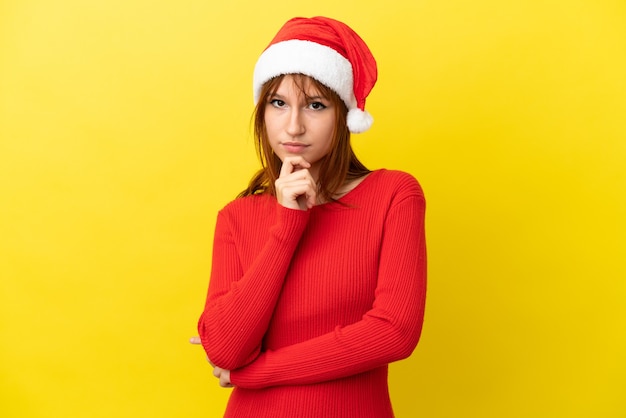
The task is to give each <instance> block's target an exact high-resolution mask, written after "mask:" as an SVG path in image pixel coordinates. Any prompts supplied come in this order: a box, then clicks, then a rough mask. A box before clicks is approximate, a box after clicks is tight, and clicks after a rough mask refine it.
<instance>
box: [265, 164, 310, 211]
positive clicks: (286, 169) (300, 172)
mask: <svg viewBox="0 0 626 418" xmlns="http://www.w3.org/2000/svg"><path fill="white" fill-rule="evenodd" d="M310 167H311V164H309V162H308V161H306V160H305V159H304V158H302V157H299V156H296V157H285V159H284V160H283V165H282V167H281V169H280V175H279V177H278V179H276V183H275V186H276V199H278V203H280V204H281V205H283V206H284V207H286V208H290V209H300V210H307V209H311V208H312V207H313V206H314V205H315V203H316V200H317V183H316V182H315V180H314V179H313V176H311V173H310V172H309V168H310Z"/></svg>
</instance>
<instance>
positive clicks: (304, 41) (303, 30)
mask: <svg viewBox="0 0 626 418" xmlns="http://www.w3.org/2000/svg"><path fill="white" fill-rule="evenodd" d="M282 74H304V75H307V76H309V77H312V78H314V79H316V80H317V81H319V82H320V83H322V84H324V85H325V86H327V87H329V88H330V89H332V90H333V91H335V92H336V93H337V94H338V95H339V97H341V99H342V100H343V102H344V103H345V104H346V106H347V107H348V120H347V125H348V129H350V132H353V133H358V132H364V131H366V130H368V129H369V128H370V127H371V126H372V122H373V119H372V116H371V115H370V114H369V113H368V112H367V111H366V110H365V99H366V97H367V95H368V94H369V93H370V91H371V90H372V88H373V87H374V84H375V83H376V78H377V69H376V61H375V60H374V56H373V55H372V53H371V52H370V50H369V48H368V47H367V45H366V44H365V42H364V41H363V39H361V37H360V36H359V35H357V33H356V32H354V31H353V30H352V29H351V28H350V27H348V26H347V25H346V24H345V23H342V22H339V21H337V20H334V19H330V18H327V17H320V16H318V17H312V18H303V17H296V18H294V19H291V20H289V21H287V23H285V24H284V25H283V27H282V28H281V29H280V30H279V31H278V33H277V34H276V36H275V37H274V39H273V40H272V42H270V44H269V46H268V47H267V48H266V49H265V51H263V53H262V54H261V56H260V57H259V59H258V61H257V63H256V66H255V67H254V77H253V89H254V103H255V104H256V103H257V102H258V101H259V95H260V93H261V87H262V86H263V84H265V83H266V82H267V81H269V80H270V79H272V78H274V77H276V76H278V75H282Z"/></svg>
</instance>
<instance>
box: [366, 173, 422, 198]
mask: <svg viewBox="0 0 626 418" xmlns="http://www.w3.org/2000/svg"><path fill="white" fill-rule="evenodd" d="M368 177H369V182H368V183H370V184H371V185H372V186H373V188H375V189H376V190H377V191H383V190H384V191H386V192H387V193H391V194H392V195H394V196H396V197H408V196H415V195H417V196H421V197H424V191H423V189H422V186H421V185H420V183H419V182H418V181H417V179H416V178H415V177H414V176H413V175H412V174H410V173H407V172H405V171H400V170H389V169H384V168H383V169H379V170H375V171H373V172H371V173H370V174H369V176H368Z"/></svg>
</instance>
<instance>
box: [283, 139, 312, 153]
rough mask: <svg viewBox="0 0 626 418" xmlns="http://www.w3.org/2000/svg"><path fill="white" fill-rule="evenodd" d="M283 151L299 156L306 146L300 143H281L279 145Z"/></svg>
mask: <svg viewBox="0 0 626 418" xmlns="http://www.w3.org/2000/svg"><path fill="white" fill-rule="evenodd" d="M281 145H282V146H283V148H284V149H285V151H287V152H289V153H291V154H300V153H302V152H304V150H306V149H307V147H308V145H306V144H303V143H301V142H283V143H282V144H281Z"/></svg>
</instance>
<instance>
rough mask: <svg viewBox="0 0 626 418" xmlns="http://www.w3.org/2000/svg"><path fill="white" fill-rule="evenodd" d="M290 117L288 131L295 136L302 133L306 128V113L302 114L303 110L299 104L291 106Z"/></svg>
mask: <svg viewBox="0 0 626 418" xmlns="http://www.w3.org/2000/svg"><path fill="white" fill-rule="evenodd" d="M288 118H289V119H288V121H287V127H286V131H287V133H288V134H289V135H291V136H293V137H296V136H300V135H302V134H303V133H304V131H305V130H306V129H305V126H304V115H303V114H302V110H301V109H299V108H298V107H297V106H295V107H293V108H291V111H290V112H289V116H288Z"/></svg>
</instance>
